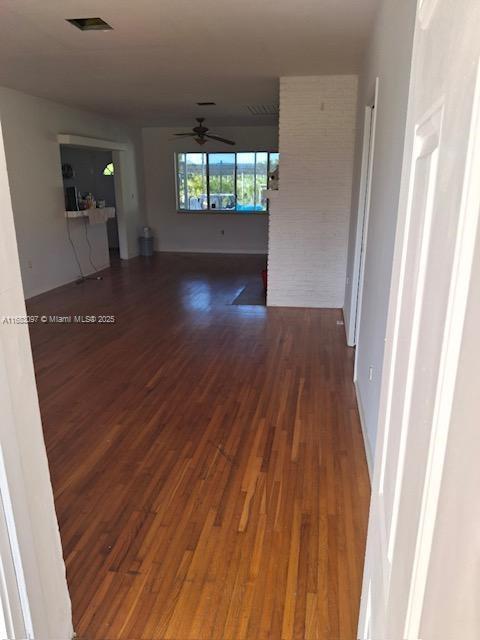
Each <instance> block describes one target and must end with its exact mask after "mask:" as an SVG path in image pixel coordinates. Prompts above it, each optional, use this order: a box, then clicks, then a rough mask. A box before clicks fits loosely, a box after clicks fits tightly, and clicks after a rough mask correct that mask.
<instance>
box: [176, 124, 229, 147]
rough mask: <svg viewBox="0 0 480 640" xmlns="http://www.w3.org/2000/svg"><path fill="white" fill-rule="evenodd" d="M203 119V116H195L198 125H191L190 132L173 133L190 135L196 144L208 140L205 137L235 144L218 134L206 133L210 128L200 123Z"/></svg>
mask: <svg viewBox="0 0 480 640" xmlns="http://www.w3.org/2000/svg"><path fill="white" fill-rule="evenodd" d="M204 120H205V118H196V121H197V122H198V125H197V126H196V127H193V129H192V132H191V133H176V134H175V135H176V136H190V137H192V138H193V139H194V140H195V142H197V143H198V144H205V143H206V142H208V140H207V138H208V139H210V140H217V142H224V143H225V144H235V142H234V141H233V140H227V138H220V136H213V135H211V134H210V133H207V131H210V129H209V128H208V127H204V126H203V124H202V123H203V121H204Z"/></svg>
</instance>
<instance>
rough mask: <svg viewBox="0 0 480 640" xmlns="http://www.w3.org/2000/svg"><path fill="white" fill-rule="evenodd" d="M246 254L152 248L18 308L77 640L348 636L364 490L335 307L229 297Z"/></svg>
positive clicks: (247, 275) (248, 274)
mask: <svg viewBox="0 0 480 640" xmlns="http://www.w3.org/2000/svg"><path fill="white" fill-rule="evenodd" d="M262 267H263V259H262V258H261V257H258V256H210V255H187V254H176V255H175V254H157V255H155V256H154V257H153V258H151V259H140V258H136V259H133V260H130V261H128V262H116V263H114V264H113V265H112V267H111V268H110V269H108V270H106V271H105V272H103V280H101V281H89V282H85V283H83V284H81V285H76V284H71V285H67V286H65V287H61V288H60V289H57V290H55V291H52V292H49V293H47V294H44V295H42V296H38V297H37V298H35V299H32V300H30V301H29V302H28V308H29V312H30V313H35V314H39V315H47V316H50V315H55V314H56V315H62V316H65V315H72V316H73V315H74V314H76V315H91V314H95V315H97V316H99V315H107V316H108V315H110V314H112V315H114V316H115V319H116V321H115V323H112V324H110V323H106V324H103V323H102V324H100V323H94V324H81V323H74V322H72V323H69V324H67V323H66V324H55V323H45V324H36V325H31V326H30V332H31V340H32V348H33V354H34V362H35V371H36V377H37V384H38V392H39V399H40V406H41V412H42V420H43V427H44V434H45V442H46V446H47V454H48V459H49V464H50V471H51V476H52V484H53V487H54V496H55V505H56V509H57V515H58V520H59V525H60V533H61V537H62V544H63V549H64V557H65V562H66V567H67V579H68V584H69V588H70V594H71V598H72V604H73V616H74V628H75V630H76V631H77V634H78V637H79V638H80V639H85V640H87V639H88V640H167V639H168V640H297V639H305V640H354V638H355V636H356V631H355V627H356V622H357V616H358V607H359V597H360V587H361V584H360V583H361V576H362V565H363V553H364V546H365V536H366V525H367V516H368V503H369V498H370V487H369V480H368V473H367V467H366V461H365V455H364V450H363V444H362V435H361V430H360V425H359V419H358V413H357V409H356V402H355V393H354V388H353V384H352V381H351V379H352V366H353V352H352V350H351V349H348V348H347V347H346V346H345V335H344V328H343V326H342V325H341V324H338V321H339V320H340V319H341V312H340V311H339V310H334V309H322V310H319V309H282V308H270V309H266V308H264V307H249V306H239V305H232V304H231V303H232V301H233V300H234V299H235V297H236V295H237V293H238V291H239V290H240V289H241V288H242V287H244V286H246V285H247V284H248V283H250V282H253V281H254V280H255V279H257V278H258V277H259V272H260V270H261V268H262Z"/></svg>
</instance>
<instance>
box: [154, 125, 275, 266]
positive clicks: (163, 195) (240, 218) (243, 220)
mask: <svg viewBox="0 0 480 640" xmlns="http://www.w3.org/2000/svg"><path fill="white" fill-rule="evenodd" d="M206 124H207V126H208V121H207V123H206ZM192 126H193V125H192ZM179 130H180V131H185V130H187V129H186V128H185V127H180V129H179V128H178V127H177V128H165V127H148V128H145V129H143V130H142V134H143V152H144V160H143V162H144V171H145V194H146V203H147V215H148V224H149V225H150V227H152V229H153V232H154V235H155V249H156V250H157V251H192V252H212V253H267V243H268V216H267V215H266V214H248V215H247V214H245V215H237V214H222V213H200V214H196V213H177V211H176V196H175V166H174V154H175V153H176V152H179V151H199V150H200V149H201V150H203V151H205V152H211V151H277V150H278V129H277V127H272V126H268V127H265V126H263V127H262V126H258V127H215V128H212V131H214V133H215V134H218V135H219V136H222V137H224V138H229V139H231V140H235V142H236V143H237V144H236V146H235V147H227V145H225V144H221V143H216V142H213V141H212V142H209V143H208V144H206V145H205V146H204V147H201V148H200V147H199V146H198V145H197V144H196V142H193V141H192V140H190V139H188V138H187V139H178V138H175V137H174V134H175V133H178V131H179ZM222 231H223V232H224V233H223V234H222Z"/></svg>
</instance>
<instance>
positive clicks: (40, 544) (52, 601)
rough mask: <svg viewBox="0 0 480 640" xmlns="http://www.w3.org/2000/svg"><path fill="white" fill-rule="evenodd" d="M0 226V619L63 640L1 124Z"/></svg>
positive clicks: (66, 606) (57, 564)
mask: <svg viewBox="0 0 480 640" xmlns="http://www.w3.org/2000/svg"><path fill="white" fill-rule="evenodd" d="M0 228H1V233H0V407H1V409H0V497H1V502H0V509H2V513H1V517H0V529H1V532H0V538H1V542H0V551H1V553H2V558H1V560H2V562H1V564H2V565H3V567H1V568H2V569H3V576H2V575H1V571H0V578H1V580H0V581H1V585H0V599H1V604H2V606H3V610H4V611H3V613H4V619H3V620H2V623H3V624H4V625H5V629H6V630H7V631H8V632H9V633H12V634H13V635H11V636H10V635H9V636H8V637H9V638H12V640H13V638H15V639H18V640H20V639H24V638H28V639H33V638H58V640H70V638H71V637H72V634H73V629H72V614H71V604H70V596H69V593H68V587H67V581H66V576H65V563H64V560H63V554H62V546H61V542H60V532H59V529H58V522H57V518H56V514H55V507H54V502H53V490H52V484H51V481H50V473H49V468H48V462H47V453H46V448H45V442H44V439H43V432H42V424H41V418H40V409H39V404H38V396H37V388H36V383H35V374H34V368H33V358H32V352H31V346H30V337H29V332H28V327H27V324H28V316H27V313H26V308H25V299H24V292H23V286H22V280H21V275H20V262H19V256H18V247H17V240H16V234H15V227H14V219H13V210H12V202H11V196H10V186H9V181H8V174H7V165H6V158H5V150H4V144H3V134H2V129H1V126H0ZM9 318H12V319H13V320H12V321H10V320H9Z"/></svg>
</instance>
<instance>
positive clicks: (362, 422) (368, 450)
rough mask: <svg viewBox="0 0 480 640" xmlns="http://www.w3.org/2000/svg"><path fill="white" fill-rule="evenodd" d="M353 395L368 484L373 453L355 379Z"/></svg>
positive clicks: (371, 472)
mask: <svg viewBox="0 0 480 640" xmlns="http://www.w3.org/2000/svg"><path fill="white" fill-rule="evenodd" d="M353 384H354V386H355V396H356V398H357V409H358V417H359V418H360V426H361V428H362V436H363V446H364V447H365V456H366V458H367V466H368V475H369V476H370V484H371V483H372V482H373V454H372V449H371V447H370V441H369V440H368V432H367V427H366V422H365V416H364V411H363V404H362V396H361V393H360V389H359V387H358V384H357V381H356V380H354V381H353Z"/></svg>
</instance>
